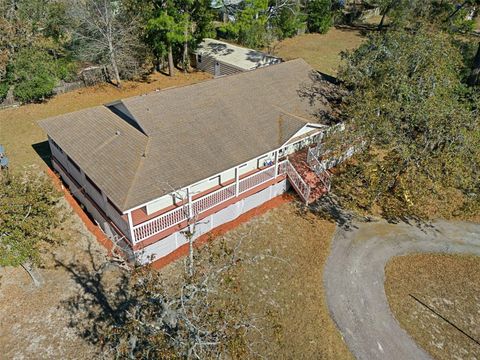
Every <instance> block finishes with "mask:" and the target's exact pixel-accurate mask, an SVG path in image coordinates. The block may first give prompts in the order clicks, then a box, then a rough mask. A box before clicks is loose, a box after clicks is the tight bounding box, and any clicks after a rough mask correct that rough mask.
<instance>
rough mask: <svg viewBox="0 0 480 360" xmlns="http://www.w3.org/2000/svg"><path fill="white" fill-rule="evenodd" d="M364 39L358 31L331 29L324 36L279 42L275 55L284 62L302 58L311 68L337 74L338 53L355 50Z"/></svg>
mask: <svg viewBox="0 0 480 360" xmlns="http://www.w3.org/2000/svg"><path fill="white" fill-rule="evenodd" d="M364 39H365V37H364V36H363V35H362V34H361V32H360V31H359V30H349V29H335V28H332V29H330V31H329V32H328V33H326V34H305V35H300V36H296V37H294V38H290V39H286V40H283V41H281V42H280V43H279V44H278V45H277V46H276V47H275V55H277V56H280V57H281V58H283V59H284V60H292V59H298V58H302V59H304V60H305V61H306V62H307V63H309V64H310V65H311V66H312V67H313V68H315V69H317V70H320V71H322V72H324V73H326V74H329V75H335V74H336V73H337V69H338V65H339V64H340V63H341V58H340V53H341V52H342V51H345V50H352V49H356V48H357V47H358V46H360V44H361V43H362V42H363V41H364Z"/></svg>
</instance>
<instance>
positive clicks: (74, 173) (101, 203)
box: [48, 138, 131, 240]
mask: <svg viewBox="0 0 480 360" xmlns="http://www.w3.org/2000/svg"><path fill="white" fill-rule="evenodd" d="M48 142H49V144H50V151H51V152H52V155H53V157H54V159H55V160H56V161H57V162H58V163H60V165H61V166H62V167H63V168H64V169H65V170H66V172H67V173H68V175H67V174H65V172H64V170H63V169H61V167H59V166H58V165H57V164H56V163H55V162H53V167H54V168H55V170H56V171H57V172H58V173H59V174H60V175H61V177H62V179H63V181H64V182H65V183H66V184H68V186H69V187H70V188H71V189H72V194H73V195H74V196H75V197H76V198H77V199H78V200H79V201H80V202H81V203H82V204H83V205H84V206H85V207H86V208H87V211H88V212H89V213H90V214H91V215H92V217H93V218H94V219H95V221H97V223H98V224H99V225H100V227H101V228H102V229H103V230H104V231H105V233H106V234H107V235H109V234H110V233H112V234H114V233H116V232H117V231H116V230H112V228H114V227H113V226H111V225H109V224H108V221H107V219H105V217H104V216H103V215H101V214H100V213H103V214H105V215H106V216H107V217H108V218H109V219H110V220H111V221H112V222H113V223H114V224H115V225H116V226H117V227H118V228H119V229H120V231H121V232H122V233H123V234H121V235H120V236H119V237H122V236H123V235H125V236H126V237H127V238H128V239H129V240H131V236H130V230H129V227H128V224H127V222H126V221H125V220H124V219H123V218H122V215H121V214H120V213H119V212H118V211H117V210H116V209H115V208H114V207H113V206H112V205H111V204H110V203H109V202H108V201H107V198H106V197H105V196H104V194H102V193H101V191H100V192H99V191H98V190H97V189H96V188H95V187H94V186H92V185H91V184H90V182H89V181H88V180H87V177H86V175H85V174H84V173H83V171H82V170H80V171H79V170H78V169H77V168H76V166H75V165H74V164H73V163H72V162H71V161H70V160H69V159H68V156H67V154H65V153H64V152H63V151H61V150H60V149H59V148H58V147H57V146H56V145H55V144H54V143H53V141H52V139H50V138H49V139H48ZM69 176H70V177H72V178H73V180H74V181H75V182H76V183H77V184H78V186H79V188H78V186H77V185H76V184H74V182H73V181H72V180H71V179H70V178H69ZM72 186H74V188H75V190H73V188H72ZM82 189H83V190H84V191H85V192H86V194H87V195H88V197H89V198H90V199H91V200H89V199H87V198H86V196H85V195H84V194H83V193H82ZM92 201H93V202H94V204H92ZM105 222H106V223H107V225H105Z"/></svg>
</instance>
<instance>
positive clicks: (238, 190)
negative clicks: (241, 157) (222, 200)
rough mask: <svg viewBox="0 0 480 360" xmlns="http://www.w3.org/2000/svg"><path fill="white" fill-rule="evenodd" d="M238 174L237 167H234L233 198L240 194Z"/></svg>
mask: <svg viewBox="0 0 480 360" xmlns="http://www.w3.org/2000/svg"><path fill="white" fill-rule="evenodd" d="M239 180H240V174H239V170H238V166H237V167H235V197H238V193H239V192H240V181H239Z"/></svg>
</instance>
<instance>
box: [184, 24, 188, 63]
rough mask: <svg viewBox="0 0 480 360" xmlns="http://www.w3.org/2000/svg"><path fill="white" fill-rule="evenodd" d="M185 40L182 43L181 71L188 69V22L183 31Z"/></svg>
mask: <svg viewBox="0 0 480 360" xmlns="http://www.w3.org/2000/svg"><path fill="white" fill-rule="evenodd" d="M183 36H184V37H185V42H184V43H183V71H184V72H187V71H188V22H187V23H186V24H185V30H184V32H183Z"/></svg>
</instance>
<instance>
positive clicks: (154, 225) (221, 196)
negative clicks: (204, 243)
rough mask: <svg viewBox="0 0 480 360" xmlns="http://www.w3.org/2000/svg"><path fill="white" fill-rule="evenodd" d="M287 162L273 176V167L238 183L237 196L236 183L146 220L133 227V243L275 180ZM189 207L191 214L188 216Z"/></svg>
mask: <svg viewBox="0 0 480 360" xmlns="http://www.w3.org/2000/svg"><path fill="white" fill-rule="evenodd" d="M286 163H288V160H284V161H282V162H279V164H278V165H279V166H278V173H277V174H275V166H270V167H267V168H265V169H262V170H260V171H258V172H256V173H254V174H252V175H249V176H247V177H245V178H243V179H241V180H239V182H238V194H236V186H237V184H236V183H233V184H230V185H228V186H226V187H222V188H220V189H218V190H216V191H213V192H211V193H208V194H206V195H205V196H202V197H200V198H198V199H196V200H193V201H192V202H191V204H188V203H187V204H184V205H183V206H180V207H178V208H175V209H173V210H170V211H168V212H166V213H164V214H162V215H160V216H158V217H155V218H153V219H151V220H148V221H146V222H144V223H141V224H138V225H136V226H134V227H133V234H134V243H138V242H140V241H142V240H145V239H147V238H149V237H151V236H154V235H156V234H159V233H161V232H162V231H165V230H167V229H168V228H170V227H172V226H175V225H178V224H180V223H182V222H185V221H187V220H192V219H194V218H195V217H197V216H199V215H201V214H202V213H204V212H206V211H208V210H210V209H212V208H214V207H215V206H218V205H220V204H222V203H224V202H226V201H228V200H231V199H233V198H235V197H237V196H239V195H241V194H243V193H245V192H247V191H249V190H251V189H253V188H256V187H258V186H260V185H262V184H264V183H266V182H268V181H271V180H273V179H275V178H276V177H277V176H278V175H282V174H284V173H285V172H284V170H286V167H285V166H284V165H285V164H286ZM189 207H191V214H189V212H190V210H189Z"/></svg>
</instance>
